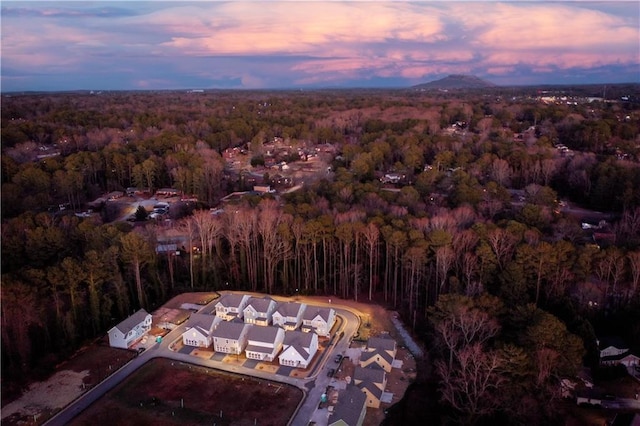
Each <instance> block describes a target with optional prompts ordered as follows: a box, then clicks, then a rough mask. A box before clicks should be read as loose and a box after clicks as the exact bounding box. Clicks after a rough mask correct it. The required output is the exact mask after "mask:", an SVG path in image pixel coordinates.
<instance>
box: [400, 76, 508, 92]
mask: <svg viewBox="0 0 640 426" xmlns="http://www.w3.org/2000/svg"><path fill="white" fill-rule="evenodd" d="M487 87H496V85H495V84H493V83H489V82H488V81H485V80H483V79H481V78H478V77H476V76H473V75H463V74H452V75H448V76H446V77H445V78H441V79H440V80H435V81H430V82H429V83H423V84H418V85H417V86H413V87H412V89H424V90H449V89H484V88H487Z"/></svg>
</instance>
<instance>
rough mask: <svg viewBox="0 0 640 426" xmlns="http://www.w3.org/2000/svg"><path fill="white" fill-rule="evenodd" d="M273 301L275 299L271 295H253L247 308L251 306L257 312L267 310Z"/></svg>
mask: <svg viewBox="0 0 640 426" xmlns="http://www.w3.org/2000/svg"><path fill="white" fill-rule="evenodd" d="M273 302H275V300H273V299H272V298H270V297H251V298H250V299H249V303H247V306H246V307H245V309H246V308H248V307H249V306H251V307H252V308H253V309H254V310H255V311H256V312H267V311H268V310H269V306H270V305H271V303H273Z"/></svg>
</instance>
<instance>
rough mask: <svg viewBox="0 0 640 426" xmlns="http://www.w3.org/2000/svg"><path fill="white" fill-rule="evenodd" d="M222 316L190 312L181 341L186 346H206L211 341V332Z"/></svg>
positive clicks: (209, 344)
mask: <svg viewBox="0 0 640 426" xmlns="http://www.w3.org/2000/svg"><path fill="white" fill-rule="evenodd" d="M221 321H222V318H220V317H217V316H215V315H209V314H198V313H194V314H191V316H190V317H189V321H187V324H186V325H185V327H186V331H185V332H184V333H182V343H184V344H185V345H187V346H196V347H200V348H207V347H209V346H211V344H212V343H213V338H212V337H211V333H212V332H213V330H214V329H215V328H216V326H217V325H218V323H220V322H221Z"/></svg>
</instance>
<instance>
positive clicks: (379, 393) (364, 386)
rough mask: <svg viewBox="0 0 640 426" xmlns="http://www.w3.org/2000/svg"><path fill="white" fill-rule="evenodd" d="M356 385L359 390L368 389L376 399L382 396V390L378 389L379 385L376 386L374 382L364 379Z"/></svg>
mask: <svg viewBox="0 0 640 426" xmlns="http://www.w3.org/2000/svg"><path fill="white" fill-rule="evenodd" d="M356 386H358V389H361V390H365V389H366V390H368V391H369V393H370V394H371V395H373V396H375V397H376V398H377V399H380V398H382V392H383V390H382V389H380V388H379V387H377V386H376V385H375V383H374V382H370V381H368V380H365V381H363V382H362V383H360V384H359V385H356Z"/></svg>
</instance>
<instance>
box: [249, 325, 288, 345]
mask: <svg viewBox="0 0 640 426" xmlns="http://www.w3.org/2000/svg"><path fill="white" fill-rule="evenodd" d="M280 330H282V329H281V328H280V327H271V326H266V327H260V326H256V327H251V328H250V329H249V332H248V333H247V339H248V340H253V341H258V342H264V343H273V342H275V341H276V337H277V336H278V332H280Z"/></svg>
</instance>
